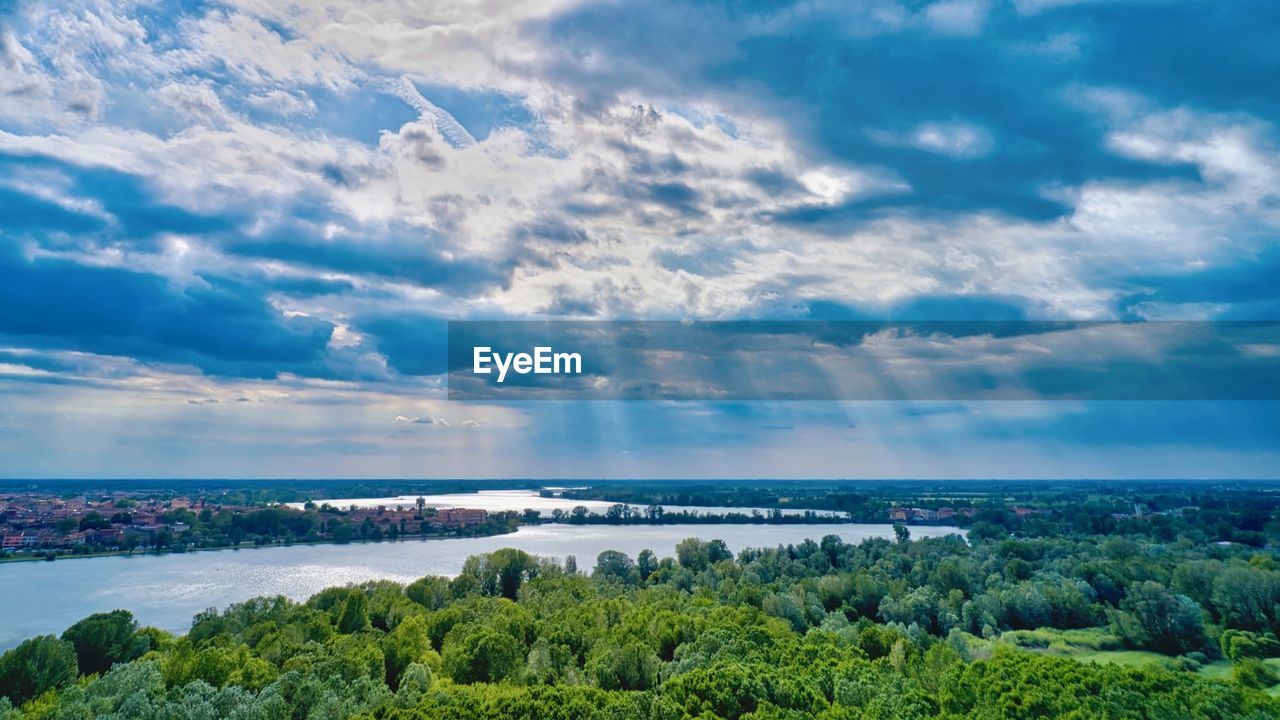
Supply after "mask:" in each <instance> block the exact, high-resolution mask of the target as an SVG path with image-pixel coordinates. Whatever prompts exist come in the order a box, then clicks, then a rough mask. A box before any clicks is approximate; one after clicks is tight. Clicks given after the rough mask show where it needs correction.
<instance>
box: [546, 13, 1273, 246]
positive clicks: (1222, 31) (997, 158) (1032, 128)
mask: <svg viewBox="0 0 1280 720" xmlns="http://www.w3.org/2000/svg"><path fill="white" fill-rule="evenodd" d="M926 6H927V3H923V2H909V3H902V4H900V5H899V4H894V3H888V2H879V3H877V2H871V3H865V4H861V3H860V4H851V5H845V4H838V3H833V4H830V5H827V6H823V5H815V4H812V3H794V4H792V3H747V4H743V3H731V4H729V3H695V4H692V5H690V4H684V3H669V2H661V1H658V2H635V3H605V4H597V5H592V6H583V7H581V8H578V9H576V10H574V11H572V12H569V13H567V14H565V15H563V16H560V17H558V18H555V19H552V20H550V21H548V22H545V23H542V24H538V25H534V26H531V27H530V28H529V31H530V32H531V33H534V34H537V35H539V36H541V37H542V38H543V39H545V41H546V42H547V44H548V45H549V46H550V47H552V48H555V49H556V50H557V52H556V53H555V54H553V55H551V56H550V59H549V60H547V62H546V66H545V67H544V68H543V69H544V71H545V72H546V73H547V74H549V75H550V76H552V77H554V78H556V79H557V80H558V81H559V82H561V83H564V84H566V85H568V86H570V87H573V88H575V90H576V91H577V93H578V95H579V97H580V101H581V102H582V103H583V104H584V106H587V107H603V106H605V105H607V104H608V103H610V102H613V101H615V100H617V99H618V98H619V97H620V96H621V95H623V94H624V93H625V94H636V93H639V94H642V95H644V94H647V95H650V96H654V97H670V96H672V95H675V96H678V97H682V98H698V97H706V96H710V97H713V98H716V99H717V100H718V101H719V102H721V103H722V104H724V105H726V106H728V107H734V106H738V107H744V106H745V107H749V108H751V109H752V110H753V111H757V112H760V111H762V112H766V113H769V114H772V115H773V116H775V117H776V118H778V119H779V120H781V121H782V122H784V123H785V124H786V125H787V126H789V127H790V128H791V130H792V131H793V137H794V138H795V139H796V140H797V141H798V142H801V143H808V144H809V150H810V152H812V153H813V154H815V155H816V156H818V157H825V158H829V159H831V160H833V161H840V162H847V163H851V164H855V165H860V166H868V167H883V168H889V169H891V170H892V171H893V172H894V173H896V174H897V175H898V176H900V177H901V178H902V179H903V180H904V181H905V182H906V183H907V184H909V185H910V186H911V188H912V191H911V192H909V193H899V194H893V195H888V196H882V197H875V198H869V199H868V198H862V199H855V200H852V201H850V202H846V203H843V204H838V205H835V206H832V207H818V206H813V207H804V208H800V209H796V210H792V211H788V212H783V213H777V214H774V215H773V216H772V217H771V218H770V219H771V220H773V221H774V222H777V223H787V224H797V225H805V226H810V227H812V228H814V229H818V230H822V229H825V228H831V229H832V230H837V229H840V228H847V227H849V226H851V225H853V224H856V223H858V222H861V221H863V220H865V219H866V218H868V217H874V216H878V215H881V214H883V213H885V212H893V211H897V210H903V211H905V210H910V211H912V212H915V213H930V214H938V213H952V212H968V211H973V210H982V211H994V212H1000V213H1004V214H1008V215H1012V216H1017V217H1023V218H1029V219H1036V220H1046V219H1050V218H1054V217H1057V216H1060V215H1062V214H1064V213H1066V212H1067V211H1068V210H1069V208H1068V207H1067V206H1066V205H1065V204H1064V203H1063V201H1061V200H1059V199H1056V198H1054V197H1051V196H1047V195H1046V194H1045V193H1044V189H1045V188H1046V187H1051V186H1061V185H1067V186H1070V185H1078V184H1080V183H1082V182H1085V181H1088V180H1097V179H1130V180H1144V179H1145V180H1150V179H1159V178H1165V177H1184V178H1192V179H1196V178H1198V175H1197V172H1196V170H1195V168H1193V167H1192V166H1190V165H1187V164H1180V163H1165V164H1152V163H1147V162H1142V161H1139V160H1134V159H1130V158H1125V157H1121V156H1119V155H1117V154H1116V153H1114V152H1113V151H1112V150H1111V149H1110V148H1108V147H1107V143H1106V134H1107V133H1108V132H1109V131H1110V130H1112V129H1113V127H1112V126H1111V121H1110V120H1109V119H1108V117H1107V115H1106V113H1104V112H1100V110H1101V108H1099V107H1097V106H1096V103H1094V104H1091V103H1090V102H1088V101H1087V100H1085V99H1082V96H1081V94H1080V93H1079V90H1080V89H1081V88H1089V87H1097V88H1116V89H1120V90H1123V91H1129V92H1133V93H1136V94H1138V95H1140V96H1142V97H1146V98H1149V99H1150V100H1151V101H1153V102H1155V103H1157V104H1163V105H1175V106H1176V105H1189V106H1191V107H1193V108H1198V109H1202V110H1206V111H1229V112H1240V111H1246V112H1251V113H1253V114H1256V115H1258V116H1260V117H1263V118H1268V119H1271V118H1275V117H1276V116H1277V109H1278V108H1280V100H1277V97H1280V94H1277V93H1275V91H1274V90H1275V88H1276V87H1277V86H1280V44H1278V43H1276V42H1275V28H1276V27H1278V26H1280V5H1277V4H1276V3H1273V2H1269V0H1246V1H1243V2H1238V3H1230V4H1223V3H1217V2H1207V1H1205V2H1185V3H1080V4H1075V5H1069V6H1063V7H1050V8H1045V9H1043V10H1042V11H1040V12H1034V13H1029V14H1021V13H1019V12H1017V11H1016V9H1015V8H1014V7H1013V5H1012V4H1009V3H996V4H992V6H991V9H990V13H989V14H988V16H987V17H986V18H985V22H984V23H982V24H981V26H980V27H976V28H974V30H976V32H975V33H973V34H967V33H959V34H955V33H949V32H947V30H948V29H947V28H938V27H931V26H930V23H929V21H928V18H927V13H926V12H925V10H926ZM882 11H891V12H882ZM894 13H897V15H896V17H898V18H899V19H900V22H896V23H886V22H885V21H884V20H883V18H885V17H890V16H894ZM618 28H627V32H617V31H616V30H617V29H618ZM584 59H590V62H583V60H584ZM937 126H941V127H943V131H941V132H939V131H936V127H937ZM930 128H934V131H933V134H932V135H929V134H928V132H929V131H930ZM946 128H960V130H958V131H954V132H952V135H955V136H956V137H948V131H946ZM922 133H924V134H923V135H922ZM970 136H972V137H970ZM966 138H967V139H966ZM975 138H976V139H975ZM759 180H760V183H759V184H760V185H761V187H765V188H767V187H774V188H781V187H784V186H785V179H784V178H780V177H777V176H772V177H771V176H769V175H768V174H767V173H766V174H762V175H760V177H759ZM685 206H686V207H687V204H686V205H685Z"/></svg>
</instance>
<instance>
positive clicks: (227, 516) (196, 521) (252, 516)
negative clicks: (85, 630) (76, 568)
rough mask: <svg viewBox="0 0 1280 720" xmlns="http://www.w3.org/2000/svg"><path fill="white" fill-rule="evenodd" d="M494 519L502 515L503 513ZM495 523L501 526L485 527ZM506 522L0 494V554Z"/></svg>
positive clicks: (395, 510)
mask: <svg viewBox="0 0 1280 720" xmlns="http://www.w3.org/2000/svg"><path fill="white" fill-rule="evenodd" d="M500 515H506V514H505V513H503V514H500ZM496 520H500V521H501V527H498V526H497V524H494V527H489V525H490V524H491V521H496ZM510 520H511V519H510V518H506V517H502V518H493V517H491V516H490V514H489V513H488V512H486V511H485V510H480V509H473V508H434V507H426V506H425V505H424V504H421V503H419V504H418V505H416V506H410V507H386V506H381V507H367V508H359V507H350V508H347V509H341V508H336V507H333V506H330V505H327V504H326V505H320V506H318V507H317V506H316V505H314V504H312V503H308V504H307V507H306V508H304V509H297V508H289V507H286V506H283V505H278V504H270V505H263V504H259V505H235V504H227V503H222V502H217V501H213V500H209V499H206V498H204V497H192V498H188V497H165V498H157V497H138V496H134V495H130V494H126V493H122V494H117V495H112V496H106V497H88V496H80V497H70V498H59V497H52V496H50V495H48V494H44V493H36V492H32V493H14V494H8V495H4V496H0V551H2V552H3V554H4V555H13V554H29V553H38V554H48V555H50V556H51V557H52V556H56V555H59V554H69V553H70V554H96V553H106V552H132V551H133V550H135V549H151V548H155V549H167V550H189V549H198V548H204V547H233V546H238V545H241V544H243V543H248V544H253V545H264V544H274V543H281V542H284V543H289V542H320V541H336V542H348V541H353V540H382V539H397V538H401V537H412V536H424V537H425V536H441V535H458V534H485V533H484V532H482V531H491V532H505V531H506V530H507V529H509V528H508V527H507V526H508V525H509V524H510V523H509V521H510Z"/></svg>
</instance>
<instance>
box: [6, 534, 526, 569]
mask: <svg viewBox="0 0 1280 720" xmlns="http://www.w3.org/2000/svg"><path fill="white" fill-rule="evenodd" d="M515 532H516V531H515V530H510V531H507V532H498V533H486V534H477V535H418V536H415V537H414V538H412V539H413V540H414V541H418V542H426V541H428V540H466V539H468V538H486V537H498V536H500V535H513V534H515ZM402 542H405V539H404V538H396V539H395V540H387V539H385V538H384V539H382V540H349V541H347V542H338V541H337V540H298V541H294V542H271V543H264V544H262V545H253V544H250V545H232V546H224V547H196V548H189V549H186V550H148V551H145V552H137V551H133V552H130V551H128V550H108V551H106V552H98V553H83V554H78V555H77V554H70V555H58V556H57V557H55V558H54V559H53V560H50V559H49V558H47V557H42V556H38V557H0V565H5V564H16V563H55V562H63V561H65V560H82V559H84V560H87V559H90V558H109V557H164V556H167V555H190V554H192V553H203V552H227V551H240V550H266V549H268V548H287V547H298V546H303V547H310V546H315V545H381V544H386V543H402Z"/></svg>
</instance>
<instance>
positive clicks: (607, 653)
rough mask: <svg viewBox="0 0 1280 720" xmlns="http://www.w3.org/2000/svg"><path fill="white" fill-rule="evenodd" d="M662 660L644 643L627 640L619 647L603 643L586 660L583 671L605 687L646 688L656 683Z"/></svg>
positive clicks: (614, 688) (617, 688)
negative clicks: (587, 660) (585, 667)
mask: <svg viewBox="0 0 1280 720" xmlns="http://www.w3.org/2000/svg"><path fill="white" fill-rule="evenodd" d="M661 665H662V662H661V661H660V660H659V659H658V655H657V653H655V652H654V651H653V649H652V648H650V647H649V646H647V645H644V644H642V643H638V642H630V643H627V644H626V645H623V646H622V647H617V646H616V645H612V644H608V643H606V644H603V645H601V646H600V647H598V648H597V649H596V651H595V652H594V653H593V654H592V658H591V661H590V662H588V663H587V674H588V675H590V676H591V678H592V679H593V680H595V682H596V684H597V685H599V686H600V687H602V688H604V689H605V690H648V689H650V688H652V687H655V686H657V684H658V669H659V668H660V667H661Z"/></svg>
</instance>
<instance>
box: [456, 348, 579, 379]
mask: <svg viewBox="0 0 1280 720" xmlns="http://www.w3.org/2000/svg"><path fill="white" fill-rule="evenodd" d="M495 368H496V369H497V371H498V382H502V381H503V380H506V379H507V372H508V371H513V372H515V373H516V374H517V375H528V374H529V373H533V374H534V375H578V374H580V373H581V372H582V355H581V354H579V353H562V352H555V351H554V350H552V349H551V348H550V347H535V348H534V349H533V353H532V354H530V353H498V352H494V351H493V348H491V347H488V346H477V347H476V348H475V354H474V355H473V356H472V362H471V372H473V373H475V374H477V375H489V374H490V373H492V372H493V371H494V369H495Z"/></svg>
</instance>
